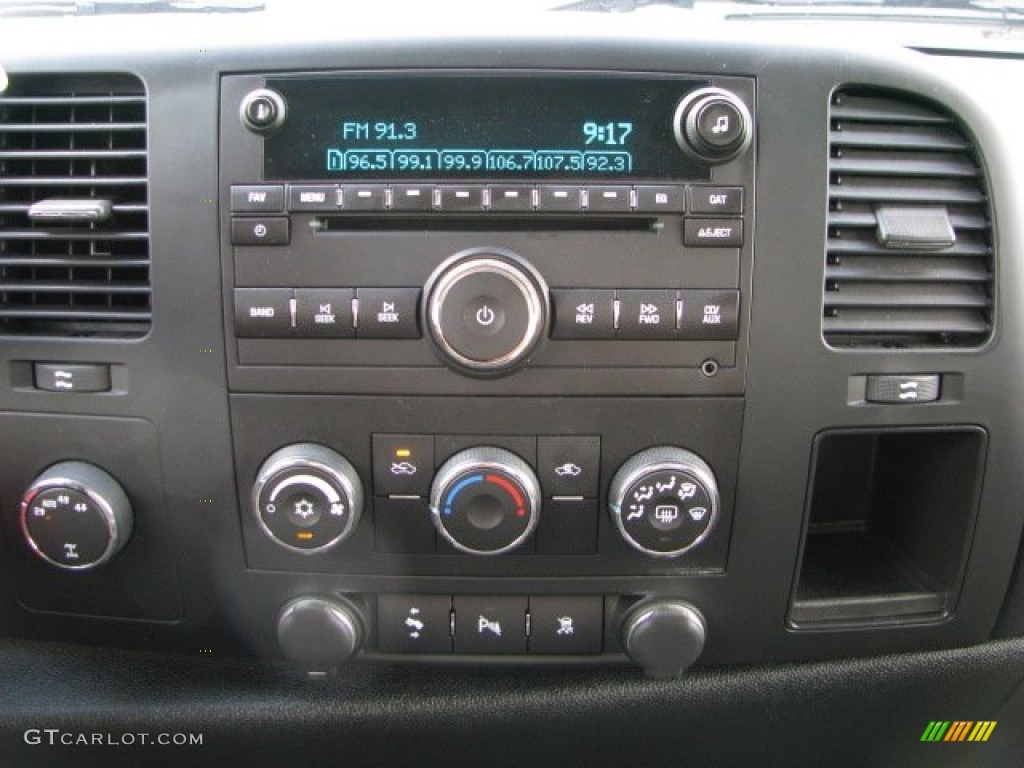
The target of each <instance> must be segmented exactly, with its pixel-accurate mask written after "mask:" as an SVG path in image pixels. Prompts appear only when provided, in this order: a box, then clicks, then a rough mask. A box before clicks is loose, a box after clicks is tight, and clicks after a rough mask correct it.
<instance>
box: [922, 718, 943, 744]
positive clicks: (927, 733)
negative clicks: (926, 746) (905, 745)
mask: <svg viewBox="0 0 1024 768" xmlns="http://www.w3.org/2000/svg"><path fill="white" fill-rule="evenodd" d="M947 728H949V721H948V720H946V721H942V720H932V721H931V722H930V723H928V727H927V728H925V729H924V733H923V734H922V735H921V741H941V740H942V737H943V736H944V735H945V733H946V729H947Z"/></svg>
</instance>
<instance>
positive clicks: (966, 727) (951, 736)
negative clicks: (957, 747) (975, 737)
mask: <svg viewBox="0 0 1024 768" xmlns="http://www.w3.org/2000/svg"><path fill="white" fill-rule="evenodd" d="M972 725H974V722H973V721H971V720H956V721H954V722H953V725H951V726H950V728H949V733H947V734H946V738H944V739H943V741H963V740H964V739H966V738H967V734H968V732H969V731H970V728H971V726H972Z"/></svg>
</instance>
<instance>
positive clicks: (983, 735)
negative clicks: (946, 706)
mask: <svg viewBox="0 0 1024 768" xmlns="http://www.w3.org/2000/svg"><path fill="white" fill-rule="evenodd" d="M995 728H996V721H995V720H978V721H977V722H975V721H974V720H954V721H953V722H950V721H949V720H932V721H931V722H929V723H928V727H927V728H925V729H924V733H922V734H921V741H988V738H989V736H991V735H992V731H994V730H995Z"/></svg>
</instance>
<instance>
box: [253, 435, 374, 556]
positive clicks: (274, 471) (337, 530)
mask: <svg viewBox="0 0 1024 768" xmlns="http://www.w3.org/2000/svg"><path fill="white" fill-rule="evenodd" d="M252 509H253V514H255V515H256V519H257V521H258V522H259V524H260V528H261V529H262V530H263V532H264V533H265V534H266V535H267V536H268V537H270V538H271V539H272V540H273V541H274V542H275V543H277V544H279V545H281V546H282V547H284V548H286V549H290V550H292V551H293V552H301V553H303V554H310V553H314V552H324V551H326V550H328V549H330V548H332V547H334V546H337V545H338V544H340V543H341V542H343V541H344V540H345V539H346V538H348V537H349V536H350V535H351V534H352V532H353V531H354V530H355V527H356V524H357V523H358V522H359V517H360V515H361V514H362V511H363V485H362V482H360V480H359V474H358V473H357V472H356V470H355V468H354V467H353V466H352V465H351V464H350V463H349V462H348V460H347V459H345V457H344V456H342V455H341V454H339V453H337V452H335V451H332V450H331V449H330V448H327V447H326V446H323V445H317V444H315V443H299V444H297V445H289V446H287V447H286V448H281V449H280V450H278V451H275V452H274V453H272V454H270V456H268V457H267V459H266V461H264V462H263V466H261V467H260V470H259V472H258V473H257V475H256V482H255V484H254V485H253V489H252Z"/></svg>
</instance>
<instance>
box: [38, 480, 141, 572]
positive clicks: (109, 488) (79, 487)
mask: <svg viewBox="0 0 1024 768" xmlns="http://www.w3.org/2000/svg"><path fill="white" fill-rule="evenodd" d="M20 518H21V532H22V535H24V537H25V540H26V542H28V545H29V547H31V549H32V551H33V552H34V553H35V554H36V555H37V556H38V557H40V558H41V559H43V560H45V561H46V562H48V563H50V564H51V565H55V566H57V567H58V568H63V569H65V570H69V571H86V570H89V569H91V568H96V567H98V566H100V565H103V564H104V563H106V562H107V561H109V560H110V559H111V558H112V557H114V555H116V554H117V553H118V552H119V551H120V550H121V548H122V547H124V545H125V543H126V542H127V541H128V539H129V538H130V537H131V534H132V506H131V503H130V502H129V501H128V497H127V496H126V495H125V492H124V490H123V489H122V488H121V486H120V485H119V484H118V482H117V480H115V479H114V478H113V477H111V476H110V475H109V474H107V473H106V472H104V471H103V470H102V469H100V468H99V467H94V466H93V465H92V464H86V463H84V462H81V461H63V462H61V463H59V464H54V465H53V466H52V467H50V468H49V469H47V470H46V471H45V472H43V474H41V475H40V476H39V477H37V478H36V479H35V480H34V481H33V482H32V485H31V486H30V487H29V489H28V490H27V491H26V492H25V495H24V497H23V498H22V502H21V512H20Z"/></svg>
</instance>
